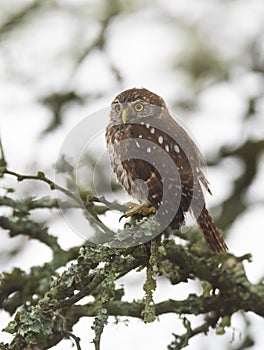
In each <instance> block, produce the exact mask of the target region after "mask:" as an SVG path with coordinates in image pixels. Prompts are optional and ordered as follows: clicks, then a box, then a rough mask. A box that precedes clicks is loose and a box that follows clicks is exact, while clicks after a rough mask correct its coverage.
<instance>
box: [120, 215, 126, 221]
mask: <svg viewBox="0 0 264 350" xmlns="http://www.w3.org/2000/svg"><path fill="white" fill-rule="evenodd" d="M125 217H126V214H123V215H121V216H120V218H119V220H118V221H119V222H121V220H122V219H124V218H125Z"/></svg>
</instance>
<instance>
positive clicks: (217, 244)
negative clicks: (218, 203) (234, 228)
mask: <svg viewBox="0 0 264 350" xmlns="http://www.w3.org/2000/svg"><path fill="white" fill-rule="evenodd" d="M196 220H197V223H198V225H199V226H200V229H201V231H202V233H203V235H204V238H205V240H206V243H207V245H208V247H209V249H210V250H211V251H212V252H213V253H224V252H226V251H227V250H228V247H227V245H226V243H225V241H224V238H223V236H222V235H221V233H220V231H219V230H218V228H217V227H216V224H215V222H214V220H213V218H212V217H211V215H210V213H209V211H208V210H207V209H206V207H203V209H202V212H201V213H200V215H199V216H198V218H197V219H196Z"/></svg>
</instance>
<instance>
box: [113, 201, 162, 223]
mask: <svg viewBox="0 0 264 350" xmlns="http://www.w3.org/2000/svg"><path fill="white" fill-rule="evenodd" d="M124 205H125V206H126V207H128V208H129V210H128V211H127V212H125V214H124V215H122V216H121V217H120V219H119V222H120V221H121V220H122V219H123V218H129V217H131V216H134V215H140V216H148V215H150V214H155V213H156V209H155V208H154V207H148V206H146V205H144V204H136V203H133V202H127V203H125V204H124Z"/></svg>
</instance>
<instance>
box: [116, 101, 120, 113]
mask: <svg viewBox="0 0 264 350" xmlns="http://www.w3.org/2000/svg"><path fill="white" fill-rule="evenodd" d="M115 111H116V112H117V113H119V112H120V111H121V106H120V103H117V104H116V105H115Z"/></svg>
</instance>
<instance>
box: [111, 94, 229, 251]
mask: <svg viewBox="0 0 264 350" xmlns="http://www.w3.org/2000/svg"><path fill="white" fill-rule="evenodd" d="M106 142H107V148H108V151H109V155H110V162H111V166H112V168H113V171H114V173H115V175H116V177H117V180H118V182H119V183H120V184H121V185H122V186H123V187H124V189H125V190H126V191H127V192H128V193H129V195H131V196H132V197H134V198H135V199H137V200H138V201H139V202H140V203H141V204H142V205H144V206H145V207H151V208H152V207H153V208H155V212H156V214H155V215H156V218H157V220H158V221H159V223H160V224H161V227H162V228H163V229H165V228H166V227H168V226H170V227H171V228H179V227H180V226H181V225H183V223H184V216H185V214H186V213H187V212H188V211H190V212H191V213H192V214H193V216H194V217H195V219H196V221H197V223H198V225H199V227H200V229H201V231H202V233H203V235H204V238H205V240H206V242H207V244H208V247H209V249H210V250H211V251H212V252H215V253H220V252H226V251H227V246H226V244H225V241H224V239H223V237H222V235H221V233H220V232H219V230H218V228H217V227H216V224H215V223H214V220H213V218H212V217H211V215H210V213H209V212H208V210H207V209H206V206H205V200H204V195H203V192H202V188H201V185H203V186H204V187H205V188H206V190H207V191H208V192H209V193H211V192H210V189H209V187H208V181H207V179H206V178H205V176H204V174H203V172H202V170H201V154H200V152H199V149H198V148H197V146H196V145H195V143H194V141H193V140H192V139H191V138H190V136H189V135H188V134H187V133H186V132H185V131H184V129H183V128H182V127H181V126H180V125H179V124H178V123H177V122H176V121H175V120H174V119H173V118H172V117H171V116H170V113H169V111H168V108H167V106H166V104H165V102H164V100H163V99H162V98H161V97H160V96H158V95H156V94H154V93H153V92H151V91H149V90H147V89H143V88H142V89H136V88H134V89H129V90H126V91H123V92H121V93H120V94H119V95H118V96H116V98H115V99H114V101H113V102H112V105H111V114H110V123H109V125H108V126H107V129H106Z"/></svg>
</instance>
